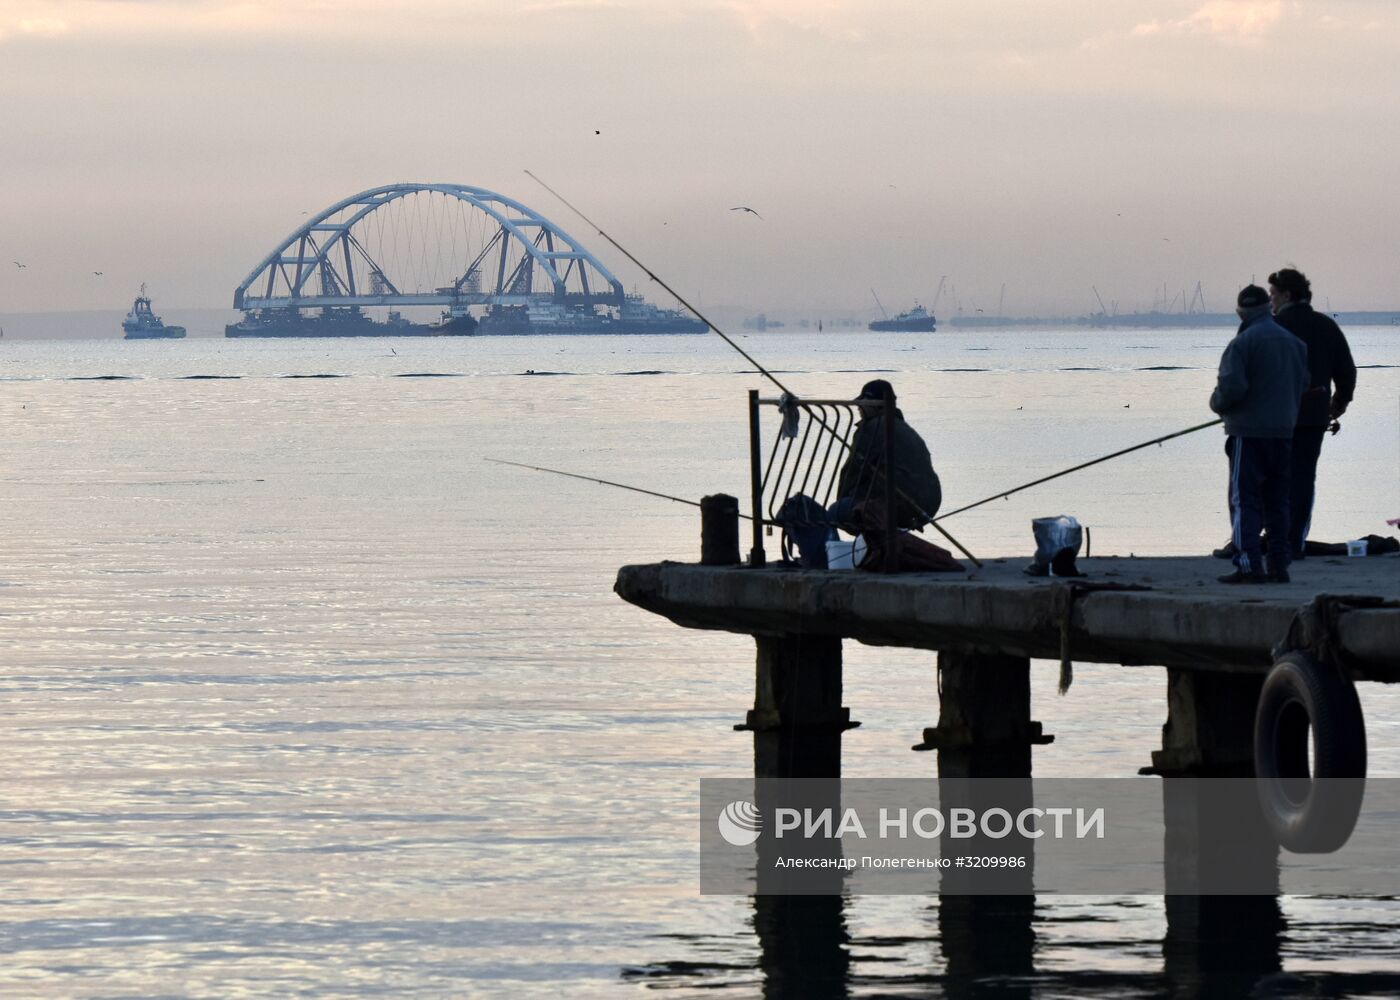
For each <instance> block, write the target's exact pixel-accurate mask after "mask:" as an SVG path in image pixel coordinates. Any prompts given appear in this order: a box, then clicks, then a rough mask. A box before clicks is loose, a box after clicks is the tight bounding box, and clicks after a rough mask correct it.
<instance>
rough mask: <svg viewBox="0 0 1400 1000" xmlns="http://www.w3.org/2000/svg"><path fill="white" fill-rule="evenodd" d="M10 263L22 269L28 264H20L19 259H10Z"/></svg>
mask: <svg viewBox="0 0 1400 1000" xmlns="http://www.w3.org/2000/svg"><path fill="white" fill-rule="evenodd" d="M10 263H12V264H14V265H15V267H17V268H19V269H20V270H24V269H25V268H26V267H28V266H29V265H28V264H21V263H20V262H19V261H17V260H15V261H11V262H10Z"/></svg>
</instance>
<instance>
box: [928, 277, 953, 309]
mask: <svg viewBox="0 0 1400 1000" xmlns="http://www.w3.org/2000/svg"><path fill="white" fill-rule="evenodd" d="M947 281H948V276H947V275H946V274H945V275H943V277H941V278H939V279H938V291H936V292H934V293H933V303H932V304H931V305H930V306H929V307H928V311H929V312H933V311H934V310H935V309H937V308H938V300H939V298H940V297H941V296H942V295H943V286H944V285H945V284H946V283H947Z"/></svg>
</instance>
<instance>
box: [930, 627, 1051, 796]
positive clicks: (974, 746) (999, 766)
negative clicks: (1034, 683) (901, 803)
mask: <svg viewBox="0 0 1400 1000" xmlns="http://www.w3.org/2000/svg"><path fill="white" fill-rule="evenodd" d="M938 675H939V682H938V725H937V726H936V727H934V728H932V729H925V730H924V741H923V742H922V743H919V744H917V745H916V746H915V747H914V749H915V750H937V751H938V776H939V777H940V778H1029V777H1030V776H1031V747H1032V746H1034V745H1036V744H1043V743H1049V742H1051V741H1052V740H1054V738H1055V737H1053V736H1046V735H1045V734H1044V732H1043V731H1042V726H1041V724H1040V723H1039V722H1032V721H1031V661H1030V660H1028V659H1027V658H1026V657H1024V656H1007V655H1005V654H1003V653H980V652H973V651H969V650H943V651H940V652H939V654H938Z"/></svg>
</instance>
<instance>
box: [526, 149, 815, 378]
mask: <svg viewBox="0 0 1400 1000" xmlns="http://www.w3.org/2000/svg"><path fill="white" fill-rule="evenodd" d="M525 173H526V175H527V176H529V178H530V179H531V180H532V181H534V182H535V183H536V184H538V185H539V186H540V187H542V188H544V189H545V190H546V191H548V192H549V193H550V194H552V195H554V197H556V198H558V199H559V200H560V201H561V202H563V203H564V205H565V206H567V208H568V209H569V211H571V212H573V213H574V214H575V215H577V216H578V217H579V218H580V219H582V220H583V221H584V222H586V223H588V224H589V225H590V226H592V227H593V229H594V230H595V231H596V232H597V233H598V235H599V236H601V237H603V239H605V240H607V241H608V242H609V243H611V244H612V245H613V246H614V247H616V248H617V249H618V251H619V252H620V253H621V254H622V255H623V256H624V257H626V258H627V259H628V260H630V261H631V262H632V263H633V264H636V265H637V266H638V267H640V268H641V269H642V270H643V271H645V272H646V274H647V277H648V278H650V279H651V280H652V281H654V282H656V283H657V284H658V285H660V286H661V287H662V288H664V289H666V291H668V292H670V293H671V296H672V298H674V299H675V300H676V301H677V302H679V303H680V304H681V305H683V306H685V307H686V308H687V309H689V310H690V311H691V312H692V313H694V314H695V318H696V319H698V320H699V321H700V322H702V323H704V324H705V325H706V326H708V327H709V328H710V329H711V330H713V331H715V333H717V334H719V335H720V336H721V337H722V338H724V342H725V343H726V344H728V345H729V346H730V347H732V348H734V350H736V351H738V352H739V353H740V354H742V355H743V356H744V360H746V361H747V362H748V363H749V364H751V365H753V366H754V367H755V368H756V369H758V373H759V374H760V375H762V376H763V377H764V378H766V379H768V381H770V382H772V383H773V384H774V385H776V386H777V387H778V388H779V389H781V390H783V392H785V393H787V394H788V395H789V396H793V395H795V394H794V393H792V392H789V391H788V388H787V386H785V385H783V383H781V382H779V381H778V379H777V377H776V376H775V375H774V374H773V373H772V372H770V371H769V370H768V369H767V368H764V367H763V366H762V365H761V364H759V363H758V362H757V361H755V360H754V359H753V357H752V356H751V355H750V354H749V352H748V351H746V350H744V349H743V348H742V347H740V346H739V345H738V344H736V343H734V341H732V340H730V339H729V335H728V334H726V333H725V332H724V331H723V330H721V329H720V328H719V327H717V326H715V325H714V324H713V323H711V322H710V321H709V320H708V319H707V318H706V317H705V315H704V314H703V313H701V312H700V310H699V309H696V308H695V307H694V306H693V305H691V304H690V303H689V302H687V301H686V300H685V299H683V298H682V297H681V293H680V292H678V291H676V290H675V289H674V288H672V287H671V286H670V285H668V284H666V282H664V281H662V280H661V279H660V278H658V277H657V276H656V273H655V272H653V271H652V269H651V268H649V267H647V266H646V265H645V264H643V263H642V262H641V261H639V260H638V259H637V258H636V257H633V256H632V254H631V252H630V251H629V250H628V249H627V248H626V247H624V246H623V245H622V244H621V243H619V242H617V240H615V239H613V238H612V237H611V236H609V235H608V234H607V233H605V232H603V230H602V228H601V227H600V226H599V225H598V224H597V223H596V222H594V221H593V220H592V219H590V218H589V217H588V216H586V215H584V214H583V213H582V212H581V211H579V210H578V209H577V208H575V207H574V206H573V205H572V204H571V203H570V202H569V200H568V199H567V198H565V197H564V196H563V195H562V194H560V193H559V192H558V191H556V190H554V188H552V187H550V186H549V185H548V184H546V183H545V182H544V181H542V180H540V179H539V178H538V177H536V176H535V175H534V174H533V173H531V172H530V171H529V170H527V171H525Z"/></svg>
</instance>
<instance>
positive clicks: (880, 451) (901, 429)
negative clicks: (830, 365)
mask: <svg viewBox="0 0 1400 1000" xmlns="http://www.w3.org/2000/svg"><path fill="white" fill-rule="evenodd" d="M881 399H888V400H889V405H890V406H891V407H892V408H893V409H894V413H893V417H894V468H895V473H894V485H895V490H896V493H895V521H896V522H897V523H898V525H899V527H901V528H920V527H923V526H924V525H925V524H927V523H928V522H929V521H931V520H933V516H934V515H935V514H937V513H938V507H939V505H940V504H941V503H942V502H943V487H942V485H941V484H940V483H939V481H938V473H936V472H934V471H933V460H932V459H931V458H930V457H929V453H928V446H927V445H925V444H924V440H923V438H921V437H919V434H918V432H917V431H915V430H914V428H912V427H910V426H909V425H908V424H907V423H905V422H904V414H903V413H901V412H900V411H899V409H898V408H897V407H894V399H895V397H894V387H893V386H891V385H890V384H889V383H888V382H886V381H885V380H884V379H882V378H877V379H875V380H873V381H871V382H867V383H866V384H865V385H864V386H863V387H862V388H861V390H860V395H859V396H857V397H856V401H857V402H859V401H861V400H881ZM884 420H885V418H884V416H883V414H882V412H881V411H880V410H878V409H876V408H874V407H871V408H869V409H864V408H863V409H862V410H861V416H860V423H859V424H857V425H856V433H855V436H854V437H853V438H852V439H851V451H850V454H849V455H848V456H847V457H846V462H845V464H844V465H842V466H841V475H840V478H839V479H838V480H837V484H836V495H837V497H838V498H839V499H838V500H837V501H836V504H835V505H834V506H833V507H832V508H831V514H832V519H833V520H834V521H835V522H836V523H838V524H839V525H841V526H842V527H843V528H845V529H846V530H847V531H851V532H852V533H853V534H854V533H856V532H855V531H854V530H852V529H854V528H858V527H859V525H856V524H855V523H854V517H853V513H852V512H853V509H854V507H855V506H856V504H859V503H863V502H878V503H883V502H884V497H885V473H884V469H883V465H884V454H885V423H884Z"/></svg>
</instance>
